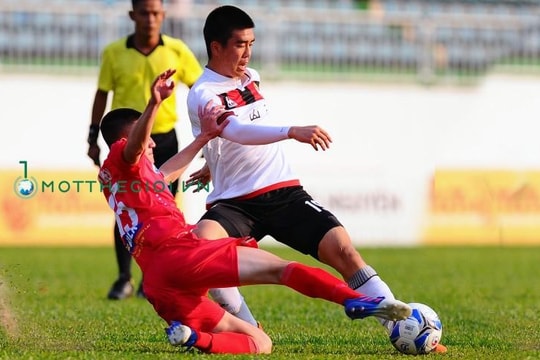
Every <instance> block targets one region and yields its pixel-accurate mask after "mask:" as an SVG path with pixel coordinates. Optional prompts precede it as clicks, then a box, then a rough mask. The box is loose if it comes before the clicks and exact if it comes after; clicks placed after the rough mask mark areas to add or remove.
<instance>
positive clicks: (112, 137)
mask: <svg viewBox="0 0 540 360" xmlns="http://www.w3.org/2000/svg"><path fill="white" fill-rule="evenodd" d="M141 115H142V114H141V112H140V111H137V110H134V109H129V108H120V109H114V110H111V111H109V112H108V113H107V115H105V116H104V117H103V119H101V123H100V125H99V128H100V130H101V135H102V136H103V139H104V140H105V142H106V143H107V145H108V146H109V147H111V145H112V144H113V143H114V142H115V141H117V140H119V139H120V138H122V137H124V136H127V132H128V131H129V128H130V127H131V126H132V125H133V124H134V123H135V122H136V121H137V120H138V119H139V118H140V117H141Z"/></svg>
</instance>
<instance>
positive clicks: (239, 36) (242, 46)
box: [218, 29, 255, 77]
mask: <svg viewBox="0 0 540 360" xmlns="http://www.w3.org/2000/svg"><path fill="white" fill-rule="evenodd" d="M254 42H255V33H254V31H253V29H243V30H234V31H233V33H232V36H231V37H230V38H229V41H228V42H227V45H226V46H225V47H221V46H218V48H219V49H218V52H219V55H218V57H219V59H220V63H221V66H220V68H221V70H222V71H223V72H224V74H222V75H225V76H230V77H241V76H243V75H244V73H245V71H246V67H247V66H248V63H249V60H250V58H251V47H252V46H253V43H254Z"/></svg>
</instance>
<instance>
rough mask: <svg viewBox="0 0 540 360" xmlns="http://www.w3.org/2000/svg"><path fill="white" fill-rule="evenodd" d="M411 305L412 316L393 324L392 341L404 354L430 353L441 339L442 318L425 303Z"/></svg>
mask: <svg viewBox="0 0 540 360" xmlns="http://www.w3.org/2000/svg"><path fill="white" fill-rule="evenodd" d="M409 306H410V307H411V308H412V313H411V316H409V317H408V318H407V319H405V320H400V321H396V322H395V323H394V324H393V326H392V328H391V331H390V342H391V343H392V345H394V347H395V348H396V349H397V350H398V351H399V352H401V353H404V354H409V355H423V354H429V353H430V352H432V351H433V349H435V347H436V346H437V344H439V342H440V341H441V337H442V322H441V319H440V318H439V315H437V313H436V312H435V310H433V309H432V308H430V307H429V306H427V305H425V304H421V303H410V304H409Z"/></svg>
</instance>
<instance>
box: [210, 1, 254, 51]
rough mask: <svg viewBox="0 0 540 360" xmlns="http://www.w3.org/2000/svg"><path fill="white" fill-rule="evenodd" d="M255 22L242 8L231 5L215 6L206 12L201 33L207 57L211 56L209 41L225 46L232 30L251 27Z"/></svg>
mask: <svg viewBox="0 0 540 360" xmlns="http://www.w3.org/2000/svg"><path fill="white" fill-rule="evenodd" d="M253 28H255V23H254V22H253V20H252V19H251V17H250V16H249V15H248V14H247V13H246V12H245V11H244V10H242V9H239V8H237V7H236V6H232V5H223V6H220V7H217V8H215V9H214V10H212V11H211V12H210V14H208V16H207V17H206V21H205V23H204V28H203V34H204V42H205V44H206V53H207V54H208V59H211V58H212V53H211V50H210V43H211V42H212V41H217V42H219V43H220V44H221V45H223V46H225V45H226V44H227V41H228V40H229V39H230V38H231V36H232V32H233V31H234V30H243V29H253Z"/></svg>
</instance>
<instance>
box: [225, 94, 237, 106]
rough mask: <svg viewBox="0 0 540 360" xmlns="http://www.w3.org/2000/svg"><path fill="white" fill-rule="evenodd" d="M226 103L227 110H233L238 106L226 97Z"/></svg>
mask: <svg viewBox="0 0 540 360" xmlns="http://www.w3.org/2000/svg"><path fill="white" fill-rule="evenodd" d="M225 102H226V103H227V109H233V108H235V107H237V106H238V104H237V103H236V102H235V101H234V100H232V99H231V98H230V97H228V96H225Z"/></svg>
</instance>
